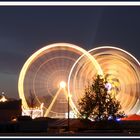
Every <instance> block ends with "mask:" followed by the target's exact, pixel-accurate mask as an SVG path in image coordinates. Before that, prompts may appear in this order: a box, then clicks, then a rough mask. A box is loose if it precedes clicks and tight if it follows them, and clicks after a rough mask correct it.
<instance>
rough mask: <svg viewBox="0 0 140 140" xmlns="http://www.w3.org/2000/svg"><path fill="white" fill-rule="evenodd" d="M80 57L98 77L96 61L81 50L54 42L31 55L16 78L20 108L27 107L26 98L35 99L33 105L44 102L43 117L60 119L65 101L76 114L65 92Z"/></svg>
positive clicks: (63, 112) (73, 105)
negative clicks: (21, 105)
mask: <svg viewBox="0 0 140 140" xmlns="http://www.w3.org/2000/svg"><path fill="white" fill-rule="evenodd" d="M83 54H84V57H83V59H84V61H86V60H87V59H88V60H89V61H90V62H91V66H92V67H94V68H95V69H96V71H97V72H98V73H100V74H102V70H101V67H100V65H99V64H98V63H97V61H96V60H95V59H94V58H93V57H92V56H91V55H90V54H89V53H88V52H87V51H85V50H84V49H82V48H80V47H78V46H76V45H72V44H68V43H55V44H51V45H48V46H45V47H43V48H41V49H40V50H38V51H37V52H35V53H34V54H33V55H31V56H30V57H29V58H28V60H27V61H26V62H25V64H24V65H23V67H22V70H21V72H20V76H19V82H18V90H19V96H20V98H21V99H22V104H23V107H24V108H29V107H30V105H29V104H30V103H29V98H30V97H29V95H30V93H32V94H33V95H34V96H35V101H36V105H37V106H38V105H41V104H42V103H44V110H45V114H44V115H45V116H46V117H56V118H57V117H59V118H64V117H65V113H67V112H68V110H67V99H68V96H69V97H70V107H71V110H73V112H75V113H77V112H78V110H77V107H76V106H75V103H74V101H73V100H71V96H74V95H73V94H72V93H70V92H68V88H69V86H68V77H69V73H70V70H71V68H72V66H73V65H74V63H75V62H76V60H78V58H79V57H80V56H81V55H83Z"/></svg>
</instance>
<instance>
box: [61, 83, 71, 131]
mask: <svg viewBox="0 0 140 140" xmlns="http://www.w3.org/2000/svg"><path fill="white" fill-rule="evenodd" d="M59 86H60V88H61V89H64V92H65V88H66V82H64V81H61V82H60V84H59ZM69 98H70V95H69V94H67V99H68V131H69V128H70V115H69V112H70V106H69V100H70V99H69Z"/></svg>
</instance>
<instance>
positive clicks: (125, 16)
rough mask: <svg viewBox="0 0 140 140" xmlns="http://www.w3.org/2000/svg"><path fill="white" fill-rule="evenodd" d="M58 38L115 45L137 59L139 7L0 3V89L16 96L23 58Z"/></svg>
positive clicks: (90, 45)
mask: <svg viewBox="0 0 140 140" xmlns="http://www.w3.org/2000/svg"><path fill="white" fill-rule="evenodd" d="M57 42H66V43H73V44H75V45H79V46H81V47H83V48H85V49H86V50H89V49H92V48H94V47H98V46H103V45H109V46H116V47H120V48H122V49H125V50H126V51H128V52H130V53H132V54H133V55H134V56H135V57H136V58H137V59H138V60H139V59H140V54H139V52H140V7H139V6H138V7H97V6H96V7H92V6H91V7H45V6H44V7H0V93H1V92H2V91H4V92H5V94H6V95H7V96H8V97H12V98H18V88H17V83H18V76H19V73H20V70H21V68H22V66H23V64H24V63H25V61H26V60H27V59H28V58H29V56H30V55H31V54H33V53H34V52H35V51H37V50H38V49H40V48H41V47H43V46H45V45H49V44H51V43H57Z"/></svg>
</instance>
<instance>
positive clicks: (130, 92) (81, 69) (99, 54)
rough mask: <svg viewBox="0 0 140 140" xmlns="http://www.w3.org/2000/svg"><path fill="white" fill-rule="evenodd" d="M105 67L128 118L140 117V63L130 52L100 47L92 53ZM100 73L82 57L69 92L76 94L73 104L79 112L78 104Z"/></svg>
mask: <svg viewBox="0 0 140 140" xmlns="http://www.w3.org/2000/svg"><path fill="white" fill-rule="evenodd" d="M88 52H89V53H90V54H91V55H92V56H93V57H94V58H95V59H96V60H97V62H98V63H99V65H100V66H101V68H102V70H103V72H104V77H105V78H107V81H108V82H109V84H108V85H109V86H110V90H111V91H112V92H111V93H112V94H113V96H115V97H116V98H117V99H118V100H119V101H120V104H121V106H122V110H123V111H125V113H126V114H134V113H139V110H140V109H139V108H140V86H139V85H140V63H139V61H138V60H137V59H136V58H135V57H134V56H133V55H131V54H130V53H128V52H127V51H125V50H123V49H120V48H116V47H110V46H103V47H97V48H94V49H92V50H90V51H88ZM95 75H96V70H95V69H93V68H92V67H91V62H90V61H89V60H88V59H87V61H86V62H84V61H83V56H81V57H80V58H79V59H78V60H77V61H76V62H75V64H74V65H73V67H72V69H71V71H70V75H69V79H68V83H69V84H68V85H69V92H71V93H75V94H73V95H74V96H73V97H72V100H73V101H74V103H75V106H76V107H77V108H78V100H79V99H80V98H81V97H82V96H83V94H84V92H83V91H84V89H85V87H86V86H87V85H88V84H90V82H92V77H94V76H95Z"/></svg>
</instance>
